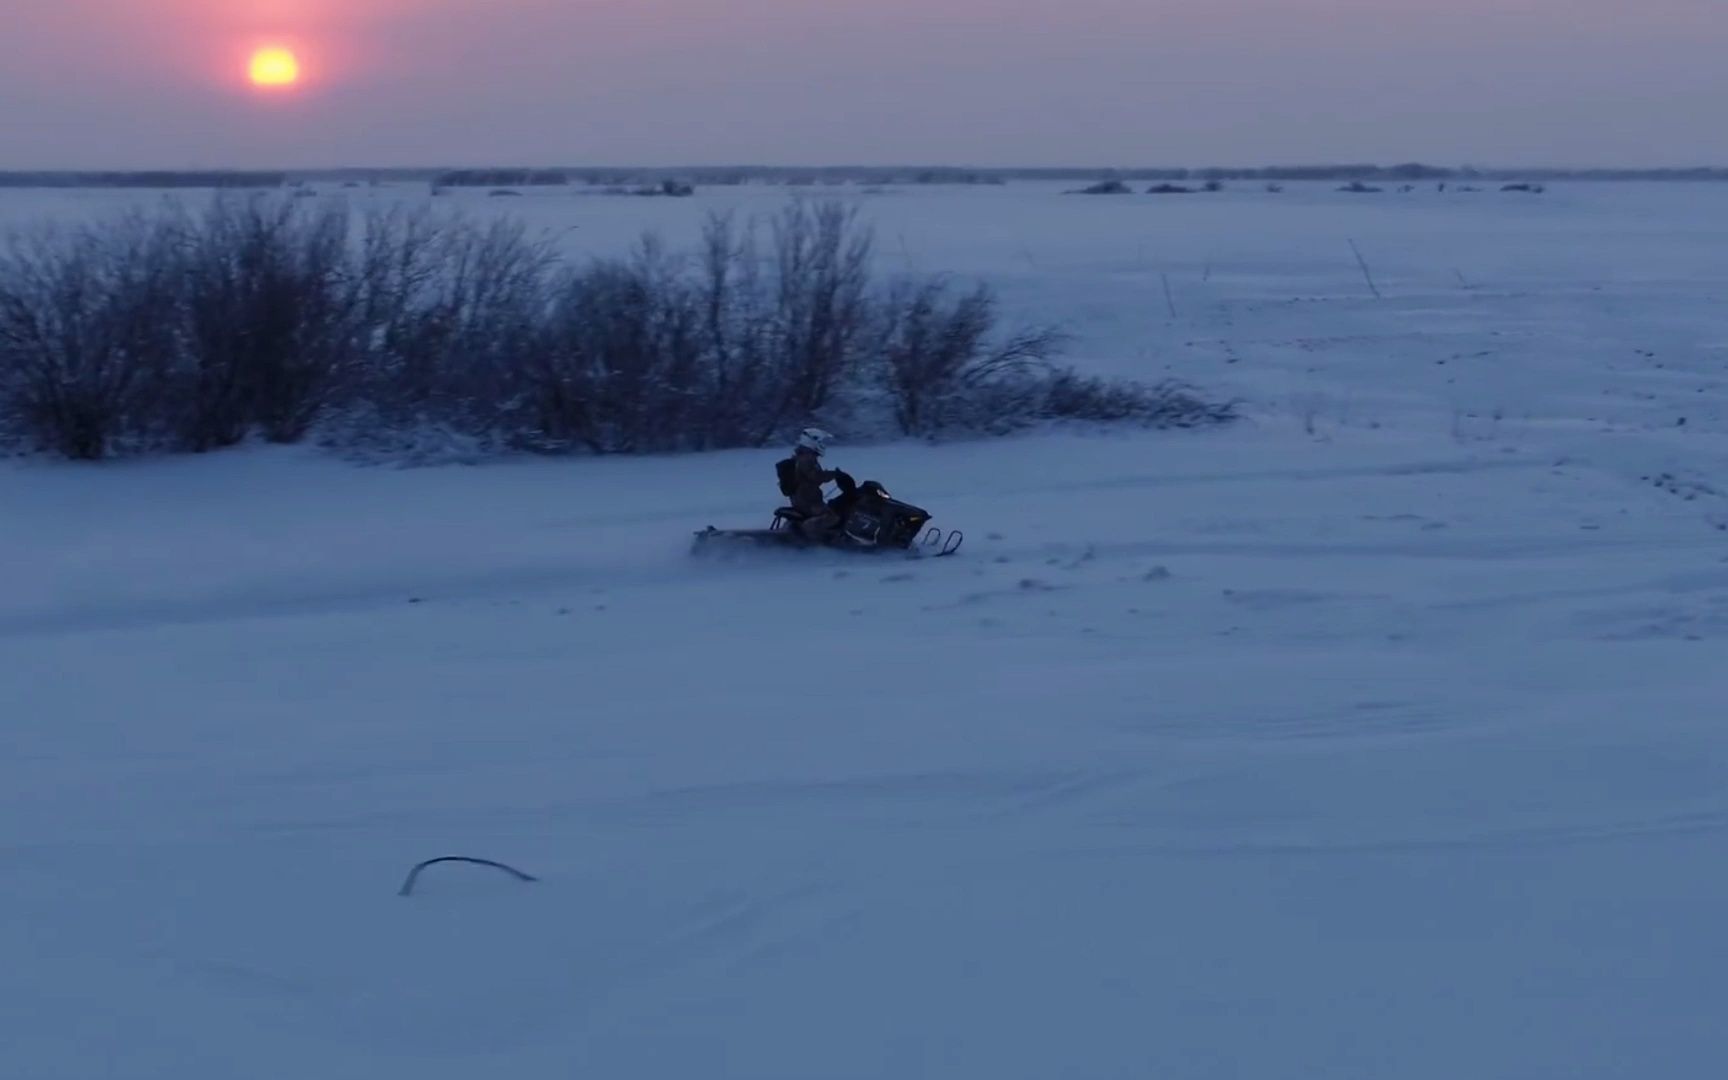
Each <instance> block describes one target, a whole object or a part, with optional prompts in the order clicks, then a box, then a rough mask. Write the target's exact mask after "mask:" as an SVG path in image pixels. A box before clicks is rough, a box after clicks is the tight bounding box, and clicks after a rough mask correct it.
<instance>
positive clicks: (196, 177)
mask: <svg viewBox="0 0 1728 1080" xmlns="http://www.w3.org/2000/svg"><path fill="white" fill-rule="evenodd" d="M286 183H288V174H287V173H285V172H235V171H232V170H226V169H223V170H200V171H182V170H164V171H159V172H0V187H7V188H28V187H48V188H68V187H113V188H279V187H282V186H283V185H284V184H286Z"/></svg>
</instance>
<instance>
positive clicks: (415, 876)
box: [396, 855, 540, 896]
mask: <svg viewBox="0 0 1728 1080" xmlns="http://www.w3.org/2000/svg"><path fill="white" fill-rule="evenodd" d="M447 862H461V863H473V864H474V865H476V866H490V867H493V868H495V869H498V870H502V871H504V872H505V873H506V874H509V875H510V876H511V877H513V878H515V879H516V880H517V881H539V880H540V879H539V878H537V877H535V876H534V875H533V874H524V873H523V872H522V871H520V870H518V869H516V868H515V867H514V866H505V865H504V864H503V863H501V862H493V861H492V860H491V859H470V858H469V857H468V856H466V855H444V856H441V857H439V858H436V859H427V860H426V861H425V862H423V863H421V864H419V865H418V866H416V867H414V869H412V870H410V871H408V880H407V881H404V882H403V883H402V888H401V889H399V890H397V893H396V895H397V896H411V895H413V893H414V882H416V881H418V880H419V878H420V871H422V870H424V869H426V868H427V867H428V866H437V865H438V864H439V863H447Z"/></svg>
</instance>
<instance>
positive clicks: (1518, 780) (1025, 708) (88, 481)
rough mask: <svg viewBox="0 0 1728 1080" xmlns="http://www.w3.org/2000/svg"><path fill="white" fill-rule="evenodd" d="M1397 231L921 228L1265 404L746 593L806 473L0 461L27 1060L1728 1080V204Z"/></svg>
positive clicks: (1078, 455) (1613, 204) (927, 495)
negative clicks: (897, 548) (694, 535)
mask: <svg viewBox="0 0 1728 1080" xmlns="http://www.w3.org/2000/svg"><path fill="white" fill-rule="evenodd" d="M751 197H753V196H750V195H748V194H729V195H727V196H725V198H727V199H733V200H735V201H742V200H746V199H748V198H751ZM1194 198H1198V197H1194ZM1381 198H1382V199H1383V200H1384V201H1382V202H1364V201H1362V199H1361V198H1358V197H1351V196H1343V195H1334V194H1332V193H1329V192H1320V191H1307V192H1297V191H1293V192H1291V193H1290V194H1288V195H1285V196H1271V195H1264V194H1260V193H1249V192H1233V193H1226V195H1225V200H1228V201H1219V202H1218V203H1216V204H1199V205H1198V208H1196V206H1197V204H1196V203H1195V202H1192V201H1187V202H1181V203H1180V206H1178V205H1176V204H1174V203H1170V202H1159V201H1157V200H1151V199H1149V198H1148V199H1129V200H1127V201H1122V200H1110V199H1104V200H1085V199H1066V200H1065V199H1060V198H1058V197H1056V196H1054V195H1053V194H1052V193H1051V192H1050V191H1049V190H1047V189H1043V188H1039V187H1037V186H1027V187H1021V186H1016V187H1013V188H1010V189H1007V190H1006V191H1004V192H994V191H986V192H971V191H967V192H950V193H938V194H902V195H894V196H885V197H883V198H882V199H880V200H878V201H877V202H875V203H872V204H871V205H872V207H874V208H876V212H877V213H878V215H879V218H880V219H881V224H882V226H883V233H884V237H885V240H884V258H885V259H890V260H891V259H894V258H903V259H905V260H906V261H908V262H915V263H917V264H918V265H919V266H920V268H921V269H926V270H941V269H953V270H958V271H960V272H962V273H984V274H987V275H989V276H991V277H992V278H993V279H994V280H996V281H997V283H998V284H999V285H1000V286H1001V287H1002V288H1003V289H1004V292H1005V295H1006V296H1007V297H1008V301H1009V311H1010V313H1011V314H1019V315H1023V316H1026V317H1033V318H1061V319H1065V320H1070V321H1072V322H1074V323H1075V324H1076V325H1077V327H1079V328H1083V330H1084V333H1083V334H1082V338H1081V342H1080V346H1079V347H1080V350H1081V351H1080V356H1081V359H1082V360H1083V361H1084V362H1085V363H1087V364H1088V365H1089V366H1092V367H1093V368H1095V369H1098V370H1112V371H1118V372H1122V371H1126V372H1129V373H1141V374H1145V375H1148V376H1159V375H1163V374H1175V375H1179V376H1182V377H1185V378H1190V379H1193V380H1194V381H1196V382H1198V383H1200V384H1201V385H1203V386H1206V387H1209V388H1213V389H1216V390H1218V391H1219V392H1223V393H1231V394H1240V395H1242V396H1243V397H1244V398H1245V399H1246V402H1247V410H1248V413H1249V419H1248V420H1247V421H1245V422H1244V423H1243V424H1241V425H1238V426H1236V427H1233V428H1231V429H1227V430H1220V431H1214V432H1206V433H1198V434H1196V433H1156V434H1153V433H1148V434H1132V435H1124V434H1117V435H1096V434H1092V435H1088V434H1079V433H1068V434H1054V435H1046V436H1040V437H1033V438H1023V439H1014V440H1007V441H999V442H980V443H966V444H958V445H950V446H943V447H927V446H916V445H888V446H868V447H842V448H839V449H837V450H836V451H835V460H836V461H837V462H839V463H840V464H842V465H843V466H845V467H846V468H847V469H849V470H850V471H852V472H853V473H855V474H856V475H858V476H859V477H860V478H864V477H874V478H878V479H881V480H883V481H884V482H886V483H887V484H888V485H889V487H890V488H892V489H894V491H895V493H896V494H897V495H901V496H902V497H905V498H908V499H910V500H912V501H914V502H917V503H920V504H922V505H926V506H928V507H930V508H931V509H932V510H934V511H935V512H936V516H937V523H938V524H941V525H945V526H958V527H961V528H964V529H965V530H966V532H967V534H968V542H967V546H966V548H965V549H964V553H963V555H962V556H961V557H959V558H956V559H950V560H943V561H934V562H932V561H922V562H900V561H887V560H874V561H873V560H861V559H853V560H847V559H844V558H841V557H838V556H823V555H811V556H805V557H787V558H753V559H748V560H742V561H734V562H726V561H708V560H695V559H692V558H690V556H689V554H688V542H689V537H690V534H691V532H692V531H694V530H695V529H698V528H701V527H702V526H704V525H708V524H711V523H712V524H716V525H758V524H760V523H761V522H762V520H763V519H764V518H765V516H766V512H767V510H768V509H769V508H770V507H771V505H772V503H773V499H774V491H773V487H772V483H773V481H772V476H771V464H772V461H773V460H774V458H775V456H776V455H775V454H774V453H772V452H767V451H765V452H741V453H727V454H718V455H712V456H706V457H686V458H655V459H638V460H604V461H563V462H531V463H513V464H499V465H489V466H481V467H451V468H438V469H417V470H395V469H385V468H358V467H354V466H351V465H347V464H344V463H341V462H339V461H336V460H333V459H331V458H330V457H327V456H322V455H320V454H318V453H316V452H314V451H312V450H309V449H303V450H262V449H256V450H244V451H239V452H235V453H230V454H224V455H215V456H211V457H209V458H197V459H192V458H188V459H180V460H168V461H157V462H148V463H128V464H121V465H116V466H111V467H104V468H100V469H91V468H82V467H72V466H66V465H58V464H49V463H44V462H39V461H24V462H16V463H12V464H8V465H6V466H4V467H3V468H0V566H3V567H5V570H4V571H3V573H4V575H5V580H4V585H5V587H4V589H0V849H3V857H0V956H3V957H4V958H5V963H4V964H0V1061H3V1062H4V1065H3V1067H0V1073H4V1074H5V1075H7V1076H17V1077H19V1078H21V1080H26V1078H27V1080H92V1078H97V1077H114V1078H126V1080H146V1078H150V1080H154V1078H169V1077H172V1078H175V1080H203V1078H205V1077H209V1078H224V1080H226V1078H231V1077H247V1078H249V1080H252V1078H258V1080H265V1078H268V1080H274V1078H282V1080H302V1078H306V1077H318V1078H320V1080H346V1078H361V1077H365V1078H377V1077H395V1076H404V1077H408V1076H412V1077H417V1078H426V1080H441V1078H457V1077H462V1078H468V1077H475V1076H501V1077H504V1076H508V1077H513V1078H516V1077H519V1078H535V1080H538V1078H553V1077H569V1076H578V1075H580V1076H597V1077H619V1078H622V1077H642V1078H655V1080H658V1078H686V1077H738V1078H750V1080H763V1078H786V1080H794V1078H796V1080H811V1078H823V1080H827V1078H893V1080H902V1078H909V1077H932V1078H943V1080H966V1078H979V1080H1009V1078H1026V1080H1048V1078H1052V1077H1064V1078H1069V1077H1072V1078H1088V1080H1090V1078H1105V1077H1112V1078H1114V1077H1121V1078H1128V1077H1136V1078H1138V1077H1148V1076H1158V1077H1174V1078H1184V1080H1185V1078H1201V1077H1220V1078H1222V1077H1241V1076H1254V1077H1292V1078H1294V1077H1314V1076H1325V1077H1329V1078H1332V1077H1363V1078H1374V1080H1384V1078H1394V1077H1395V1078H1433V1080H1456V1078H1459V1077H1471V1078H1486V1077H1506V1078H1526V1077H1543V1076H1552V1077H1567V1078H1584V1077H1602V1078H1606V1077H1615V1078H1620V1077H1625V1078H1650V1077H1690V1076H1705V1075H1710V1074H1711V1073H1712V1071H1713V1070H1714V1069H1715V1068H1716V1067H1717V1065H1716V1063H1717V1062H1719V1061H1720V1060H1721V1059H1722V1058H1723V1056H1724V1054H1725V1053H1728V1036H1725V1035H1724V1034H1723V1029H1722V1024H1721V1018H1722V1017H1723V1016H1724V1015H1728V973H1725V971H1724V967H1723V965H1722V963H1721V958H1722V956H1723V955H1724V951H1725V949H1728V930H1725V929H1724V923H1723V920H1722V916H1721V913H1722V911H1723V910H1724V909H1725V906H1728V862H1725V860H1724V855H1725V854H1728V848H1725V845H1724V838H1725V836H1728V729H1725V728H1724V725H1723V717H1724V706H1725V703H1728V662H1725V658H1728V532H1724V531H1723V529H1724V527H1725V526H1728V322H1725V321H1724V319H1723V316H1722V312H1721V309H1720V306H1719V304H1720V299H1719V298H1720V296H1721V295H1722V289H1723V287H1724V285H1725V284H1728V270H1725V269H1724V267H1723V264H1722V263H1721V262H1720V259H1719V256H1720V252H1721V251H1722V250H1724V247H1723V245H1722V240H1723V239H1724V237H1723V236H1722V232H1723V231H1724V230H1725V229H1728V226H1725V225H1723V224H1712V223H1724V222H1728V216H1724V215H1722V214H1721V213H1719V212H1718V213H1714V216H1710V215H1708V214H1703V213H1701V211H1700V208H1706V209H1708V208H1715V209H1716V210H1720V209H1722V208H1723V206H1722V204H1723V203H1724V202H1725V201H1728V197H1725V196H1724V195H1723V194H1721V193H1719V192H1718V191H1717V190H1716V189H1693V188H1645V187H1628V188H1615V187H1601V188H1579V189H1577V190H1576V191H1573V190H1571V189H1567V190H1564V191H1560V192H1556V193H1554V194H1551V195H1550V196H1547V197H1546V198H1545V200H1534V199H1524V200H1513V199H1512V197H1510V196H1504V197H1503V196H1500V195H1498V194H1490V193H1484V194H1483V195H1480V196H1459V197H1458V200H1463V199H1470V198H1474V199H1477V200H1478V201H1477V202H1473V203H1467V202H1462V201H1458V200H1452V201H1448V200H1447V199H1446V198H1445V197H1442V196H1439V195H1438V194H1434V193H1424V194H1422V195H1420V196H1411V197H1409V199H1407V200H1406V201H1404V202H1397V201H1395V200H1396V196H1392V195H1388V196H1383V197H1381ZM1280 199H1284V200H1288V201H1283V202H1281V201H1278V200H1280ZM1418 199H1419V200H1420V201H1416V200H1418ZM716 200H717V201H723V200H721V198H720V197H716ZM702 201H703V200H702V199H701V198H699V199H697V200H695V201H694V202H695V204H696V205H691V206H685V205H674V204H672V203H665V204H660V203H654V204H653V205H652V206H646V207H645V205H644V204H647V203H649V202H650V201H648V200H642V201H637V202H617V201H612V200H604V199H575V198H571V199H569V200H568V205H570V206H573V207H576V208H577V210H576V211H570V212H572V213H576V212H579V213H580V214H581V215H583V216H582V217H581V219H580V223H581V224H582V225H583V226H584V228H585V229H588V228H593V229H595V231H599V228H600V227H599V226H597V225H595V222H596V221H599V220H602V219H604V220H607V221H608V222H609V224H608V225H606V226H605V228H607V229H609V230H610V233H609V235H611V236H614V237H615V238H616V241H617V242H618V243H622V242H623V238H624V237H625V236H627V235H628V233H629V232H631V231H633V229H634V228H635V226H636V225H637V224H640V222H641V221H642V220H644V219H646V218H652V217H654V216H655V215H671V214H681V215H689V217H688V219H687V222H693V221H694V220H695V217H696V216H697V215H698V213H699V211H700V210H701V209H702V207H701V205H700V204H701V203H702ZM511 202H512V203H513V204H515V203H522V204H530V206H529V209H528V210H526V211H519V210H518V209H517V208H516V207H515V206H513V207H512V211H511V212H526V213H533V214H544V215H551V214H553V211H552V210H551V209H548V207H550V206H551V205H552V202H551V200H550V199H546V200H542V199H539V198H530V199H523V200H511ZM8 205H9V204H8V203H6V202H0V210H3V208H5V207H6V206H8ZM558 205H560V206H563V205H565V204H564V203H563V202H560V203H558ZM765 205H770V206H771V204H765ZM559 212H561V213H562V212H564V211H559ZM607 214H614V215H620V216H622V215H635V216H634V218H632V219H631V220H630V221H628V222H620V221H613V220H611V219H608V218H606V217H605V215H607ZM680 220H681V221H683V220H685V219H680ZM920 223H922V225H923V226H927V227H919V225H920ZM671 224H676V223H669V228H670V226H671ZM626 226H628V227H626ZM902 229H903V230H904V231H905V245H906V247H905V251H904V253H899V252H900V244H899V242H898V241H896V240H894V239H892V237H893V236H894V235H895V233H897V232H900V231H901V230H902ZM1139 233H1143V234H1144V236H1143V237H1141V236H1139V235H1137V234H1139ZM1347 237H1350V238H1354V239H1356V240H1357V241H1358V243H1359V245H1360V246H1361V247H1362V249H1363V251H1364V253H1365V255H1367V257H1368V258H1369V260H1370V262H1371V263H1373V264H1375V270H1376V271H1377V273H1378V275H1379V284H1380V286H1381V288H1382V289H1383V290H1385V292H1386V294H1387V299H1386V300H1384V301H1380V302H1376V301H1374V300H1373V298H1372V297H1371V296H1368V295H1367V291H1366V286H1365V285H1364V284H1363V283H1362V282H1361V279H1360V276H1359V272H1358V271H1357V269H1356V267H1355V264H1354V261H1353V260H1352V258H1351V256H1350V255H1349V250H1348V247H1347V245H1346V244H1345V239H1346V238H1347ZM1334 238H1335V242H1334ZM1141 242H1144V244H1145V255H1144V257H1143V258H1144V262H1142V261H1141V257H1140V256H1137V255H1136V254H1135V246H1136V245H1137V244H1138V243H1141ZM1017 248H1024V249H1025V255H1020V254H1017V253H1016V251H1015V250H1013V249H1017ZM1713 260H1714V261H1713ZM1208 263H1210V273H1208V270H1207V266H1208ZM1454 268H1456V269H1458V270H1460V271H1462V272H1463V275H1464V281H1462V282H1461V281H1460V280H1459V279H1458V277H1457V276H1456V275H1455V274H1454V273H1453V270H1454ZM1164 274H1168V275H1170V277H1171V279H1172V283H1173V292H1174V294H1175V298H1176V302H1177V307H1178V317H1177V318H1176V319H1175V320H1171V319H1170V318H1169V315H1168V311H1167V310H1166V308H1165V302H1164V298H1163V292H1162V278H1161V275H1164ZM1352 275H1356V276H1355V277H1354V278H1353V277H1352ZM1466 286H1468V287H1466ZM1682 420H1684V421H1685V422H1684V423H1682V422H1681V421H1682ZM446 854H458V855H475V856H482V857H487V858H493V859H501V860H504V861H506V862H509V863H511V864H512V865H516V866H519V867H521V868H522V869H523V870H526V871H528V872H530V873H532V874H534V875H536V876H537V877H539V878H540V879H541V880H540V881H539V882H538V883H535V884H530V885H525V884H520V883H518V882H515V881H513V880H511V879H509V878H508V877H506V876H504V875H502V874H497V873H495V872H493V871H488V870H485V869H483V868H479V867H464V866H440V867H434V868H433V869H431V870H429V871H428V872H427V874H426V875H425V876H424V877H423V878H422V880H421V883H420V886H419V888H418V889H417V891H416V893H415V895H414V896H412V897H409V898H401V897H398V896H397V895H396V890H397V887H398V886H399V885H400V883H401V880H402V877H403V875H404V874H405V873H406V872H407V870H408V868H409V867H410V866H411V865H413V864H414V863H416V862H418V861H420V860H422V859H426V858H431V857H434V856H439V855H446Z"/></svg>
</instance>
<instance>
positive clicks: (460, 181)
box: [432, 169, 570, 188]
mask: <svg viewBox="0 0 1728 1080" xmlns="http://www.w3.org/2000/svg"><path fill="white" fill-rule="evenodd" d="M569 182H570V176H569V174H568V173H565V172H562V171H560V170H558V169H453V170H451V171H450V172H444V173H439V174H438V175H437V176H435V177H433V178H432V184H433V186H435V187H488V188H512V187H562V186H563V185H565V184H568V183H569Z"/></svg>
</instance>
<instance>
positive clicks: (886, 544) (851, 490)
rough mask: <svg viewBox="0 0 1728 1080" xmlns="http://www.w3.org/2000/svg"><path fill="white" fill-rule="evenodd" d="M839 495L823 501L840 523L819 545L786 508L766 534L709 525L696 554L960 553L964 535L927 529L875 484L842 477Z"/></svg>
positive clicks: (918, 515) (924, 520)
mask: <svg viewBox="0 0 1728 1080" xmlns="http://www.w3.org/2000/svg"><path fill="white" fill-rule="evenodd" d="M834 482H835V483H836V484H837V485H839V488H840V494H839V495H837V496H835V497H834V498H833V499H830V500H829V501H828V508H829V509H830V510H832V511H833V512H834V514H835V516H836V517H837V518H838V519H839V524H838V525H836V526H835V527H834V528H833V529H831V530H829V532H828V533H827V534H826V536H824V537H823V538H822V539H820V540H813V539H811V538H810V537H808V536H806V535H805V534H804V530H802V529H800V528H799V527H798V526H799V525H801V524H802V523H803V522H804V518H805V515H803V514H801V513H799V512H798V511H797V510H796V509H794V508H792V507H790V506H782V507H781V508H780V509H778V510H776V511H774V520H773V521H772V523H770V524H769V526H768V528H766V529H716V528H715V527H714V526H712V525H710V526H708V527H707V528H706V529H703V530H702V531H701V532H698V533H697V534H696V544H695V550H697V551H702V550H704V549H708V548H710V547H712V546H714V545H716V544H729V545H730V544H737V545H746V546H749V545H754V546H757V547H790V548H819V547H830V548H838V549H840V550H842V551H854V552H870V553H882V552H894V551H898V552H901V553H902V554H906V555H911V556H925V555H928V556H934V557H942V556H947V555H952V554H954V553H955V552H957V551H959V550H960V545H961V544H963V543H965V542H966V534H964V533H962V532H961V531H960V530H958V529H950V530H943V529H939V528H936V527H935V526H931V525H929V522H930V512H929V511H928V510H924V509H922V508H920V507H917V506H913V505H912V504H911V503H906V502H901V501H900V500H899V499H896V498H894V497H893V496H892V495H890V494H889V493H888V489H887V488H885V487H883V486H882V485H881V484H879V483H877V482H876V481H874V480H866V481H865V482H864V483H862V484H860V483H858V482H857V481H855V480H853V479H852V477H851V476H849V475H847V474H846V473H844V472H841V473H839V475H838V476H837V477H836V478H835V481H834Z"/></svg>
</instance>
